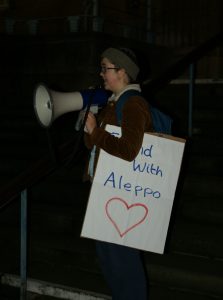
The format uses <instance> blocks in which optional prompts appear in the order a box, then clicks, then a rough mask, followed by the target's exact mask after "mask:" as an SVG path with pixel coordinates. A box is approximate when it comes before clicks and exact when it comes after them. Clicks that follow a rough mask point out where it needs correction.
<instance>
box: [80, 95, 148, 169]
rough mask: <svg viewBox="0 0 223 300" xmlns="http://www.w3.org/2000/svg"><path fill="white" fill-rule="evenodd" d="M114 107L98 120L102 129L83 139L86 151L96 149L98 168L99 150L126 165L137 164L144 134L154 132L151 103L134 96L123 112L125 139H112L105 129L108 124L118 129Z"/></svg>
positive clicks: (104, 110) (105, 109)
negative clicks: (136, 160)
mask: <svg viewBox="0 0 223 300" xmlns="http://www.w3.org/2000/svg"><path fill="white" fill-rule="evenodd" d="M115 106H116V103H115V102H110V103H108V104H107V106H106V107H105V108H104V109H103V110H102V111H101V113H100V114H99V116H98V124H99V125H100V127H96V128H95V129H94V130H93V132H92V134H91V135H89V134H85V137H84V141H85V145H86V146H87V148H89V149H91V148H92V147H93V146H94V145H96V156H95V164H94V165H95V167H96V164H97V159H98V155H99V150H100V148H101V149H103V150H105V151H106V152H107V153H109V154H111V155H114V156H117V157H119V158H122V159H125V160H127V161H132V160H134V158H135V157H136V156H137V154H138V152H139V150H140V148H141V146H142V140H143V135H144V132H149V131H150V132H151V131H153V128H152V119H151V115H150V112H149V108H148V103H147V102H146V101H145V99H143V98H142V97H140V96H131V97H129V99H128V100H127V101H126V103H125V104H124V106H123V110H122V121H121V128H122V136H121V137H115V136H113V135H111V134H110V133H108V132H107V131H106V130H105V129H104V128H105V126H106V125H107V124H110V125H116V126H118V121H117V118H116V111H115Z"/></svg>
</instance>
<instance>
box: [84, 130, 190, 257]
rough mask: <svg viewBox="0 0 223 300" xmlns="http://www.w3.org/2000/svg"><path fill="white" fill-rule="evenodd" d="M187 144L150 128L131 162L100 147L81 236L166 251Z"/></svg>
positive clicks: (117, 134)
mask: <svg viewBox="0 0 223 300" xmlns="http://www.w3.org/2000/svg"><path fill="white" fill-rule="evenodd" d="M106 130H107V131H109V132H110V133H112V134H114V135H116V136H120V135H121V131H120V128H119V127H117V126H112V125H108V126H107V127H106ZM184 146H185V140H181V139H173V138H166V137H160V136H157V135H153V134H147V133H145V134H144V139H143V144H142V147H141V149H140V152H139V154H138V156H137V157H136V158H135V160H134V161H132V162H127V161H125V160H123V159H120V158H117V157H114V156H112V155H110V154H108V153H106V152H105V151H103V150H101V152H100V155H99V159H98V164H97V169H96V172H95V177H94V181H93V184H92V188H91V192H90V196H89V201H88V206H87V210H86V215H85V219H84V224H83V228H82V232H81V236H82V237H88V238H92V239H96V240H101V241H107V242H111V243H115V244H120V245H125V246H128V247H133V248H137V249H141V250H146V251H151V252H155V253H163V251H164V246H165V241H166V235H167V230H168V226H169V220H170V215H171V210H172V205H173V200H174V196H175V191H176V185H177V181H178V177H179V172H180V166H181V161H182V156H183V151H184Z"/></svg>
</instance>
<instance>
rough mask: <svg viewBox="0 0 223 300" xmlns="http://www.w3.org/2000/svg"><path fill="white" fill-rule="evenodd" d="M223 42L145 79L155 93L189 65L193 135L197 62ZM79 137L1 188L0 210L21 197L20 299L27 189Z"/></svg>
mask: <svg viewBox="0 0 223 300" xmlns="http://www.w3.org/2000/svg"><path fill="white" fill-rule="evenodd" d="M222 42H223V33H222V32H221V33H219V34H217V35H216V36H214V37H213V38H211V39H209V40H208V41H206V42H205V43H203V44H201V45H200V46H199V47H197V48H196V49H194V50H192V51H191V52H190V53H189V54H187V55H185V56H184V57H183V58H182V59H179V60H178V61H177V62H176V63H174V64H173V65H172V66H170V67H169V68H168V69H167V70H166V71H165V72H163V73H162V74H161V75H160V76H159V77H157V78H154V79H152V80H147V81H144V83H143V89H144V91H145V92H146V91H147V92H148V93H150V94H151V93H152V94H155V93H156V92H158V91H159V90H160V89H162V88H163V87H165V86H166V85H167V84H169V83H170V81H171V80H173V79H176V78H177V77H179V76H180V75H181V74H182V73H183V72H184V71H185V70H187V69H188V68H189V91H190V92H189V125H188V131H189V136H191V135H192V109H193V94H194V86H195V65H196V63H197V61H198V60H199V59H201V58H202V57H203V56H205V55H206V54H207V53H208V52H209V51H211V50H213V49H214V48H216V47H218V46H219V45H221V44H222ZM74 147H75V141H74V140H71V141H68V142H66V143H65V144H63V145H61V146H60V147H58V152H57V158H58V160H57V162H55V159H52V157H51V155H50V154H47V155H46V156H45V157H44V158H42V159H40V160H38V161H37V162H34V163H33V164H32V165H31V166H30V167H29V168H28V169H26V170H25V171H24V172H22V173H21V174H20V175H19V176H17V177H15V178H14V180H12V181H10V182H8V183H7V184H6V185H5V186H4V187H3V188H1V189H0V210H1V209H2V208H3V207H6V206H8V205H9V204H10V203H11V202H14V201H17V200H18V197H19V196H20V198H21V227H20V230H21V232H20V251H21V253H20V300H25V299H26V294H27V191H28V190H29V189H30V188H31V187H32V186H34V185H35V184H37V183H38V182H39V181H41V180H43V178H45V177H47V176H49V175H50V174H52V173H53V172H54V171H55V170H57V169H58V168H59V167H61V166H63V165H64V164H65V163H67V161H71V160H72V159H73V154H74V153H73V150H74Z"/></svg>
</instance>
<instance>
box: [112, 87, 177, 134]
mask: <svg viewBox="0 0 223 300" xmlns="http://www.w3.org/2000/svg"><path fill="white" fill-rule="evenodd" d="M131 96H141V97H142V94H141V93H140V92H139V91H137V90H128V91H126V92H124V93H123V94H122V95H121V96H120V98H119V99H118V101H117V103H116V116H117V120H118V123H119V124H120V123H121V119H122V108H123V106H124V104H125V102H126V101H127V100H128V98H129V97H131ZM149 109H150V113H151V117H152V123H153V129H154V131H155V132H159V133H165V134H171V133H172V129H171V127H172V119H171V118H170V116H168V115H166V114H164V113H163V112H161V111H160V110H159V109H157V108H155V107H153V106H152V105H149Z"/></svg>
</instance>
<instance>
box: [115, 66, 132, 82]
mask: <svg viewBox="0 0 223 300" xmlns="http://www.w3.org/2000/svg"><path fill="white" fill-rule="evenodd" d="M118 72H119V76H120V78H122V79H123V80H124V81H125V82H128V81H129V77H128V75H127V73H126V71H125V69H123V68H121V69H119V70H118Z"/></svg>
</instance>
